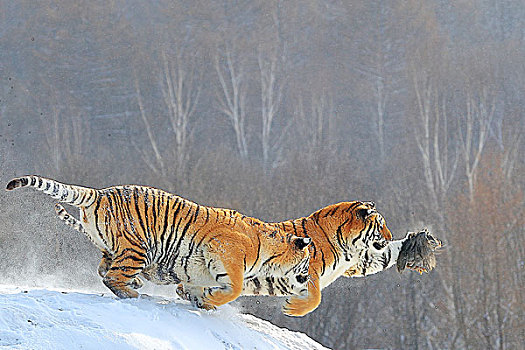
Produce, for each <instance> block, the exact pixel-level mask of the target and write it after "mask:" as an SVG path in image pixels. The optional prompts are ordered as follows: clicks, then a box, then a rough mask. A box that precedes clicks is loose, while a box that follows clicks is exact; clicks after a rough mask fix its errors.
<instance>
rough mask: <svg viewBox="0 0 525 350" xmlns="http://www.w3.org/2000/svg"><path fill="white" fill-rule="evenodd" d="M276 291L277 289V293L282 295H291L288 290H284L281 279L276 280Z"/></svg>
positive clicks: (284, 286)
mask: <svg viewBox="0 0 525 350" xmlns="http://www.w3.org/2000/svg"><path fill="white" fill-rule="evenodd" d="M277 289H279V291H280V292H281V293H282V294H292V293H291V292H290V291H289V290H288V288H286V284H285V283H284V282H283V278H278V279H277Z"/></svg>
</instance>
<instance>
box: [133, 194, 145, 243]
mask: <svg viewBox="0 0 525 350" xmlns="http://www.w3.org/2000/svg"><path fill="white" fill-rule="evenodd" d="M133 195H134V196H135V198H134V204H135V212H136V213H137V220H138V221H139V225H140V228H141V229H142V232H144V235H146V227H145V226H144V222H143V221H142V214H141V213H140V209H139V208H140V207H139V195H140V193H139V191H138V189H134V191H133ZM144 202H145V201H144ZM137 236H138V234H137Z"/></svg>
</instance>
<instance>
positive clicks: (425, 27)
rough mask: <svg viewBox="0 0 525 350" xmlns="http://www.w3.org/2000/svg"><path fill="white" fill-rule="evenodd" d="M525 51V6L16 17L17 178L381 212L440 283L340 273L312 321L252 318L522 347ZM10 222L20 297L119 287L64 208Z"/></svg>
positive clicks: (348, 340)
mask: <svg viewBox="0 0 525 350" xmlns="http://www.w3.org/2000/svg"><path fill="white" fill-rule="evenodd" d="M524 34H525V4H524V2H523V1H522V0H499V1H493V0H461V1H460V0H455V1H452V0H402V1H375V0H370V1H365V0H361V1H359V0H355V1H343V0H333V1H314V0H300V1H299V0H297V1H296V0H287V1H284V0H271V1H269V0H267V1H262V0H261V1H241V0H221V1H201V0H195V1H174V0H149V1H123V0H105V1H38V2H36V1H33V0H17V1H10V0H0V80H1V85H0V167H1V173H0V180H1V182H2V183H3V184H5V183H7V181H8V180H9V179H10V178H12V177H14V176H20V175H23V174H33V173H36V174H40V175H43V176H47V177H51V178H55V179H57V180H60V181H63V182H66V183H74V184H81V185H86V186H93V187H107V186H111V185H116V184H129V183H132V184H147V185H151V186H156V187H159V188H162V189H165V190H168V191H171V192H174V193H176V194H179V195H181V196H183V197H185V198H188V199H190V200H193V201H195V202H198V203H200V204H204V205H211V206H220V207H228V208H234V209H237V210H239V211H241V212H242V213H244V214H247V215H251V216H255V217H258V218H260V219H263V220H268V221H278V220H283V219H289V218H294V217H299V216H305V215H308V214H310V213H311V212H313V211H314V210H316V209H318V208H321V207H323V206H325V205H328V204H331V203H335V202H339V201H346V200H356V199H359V200H373V201H375V202H376V204H377V206H378V208H379V210H380V211H381V212H382V214H383V215H384V217H385V218H386V220H387V223H388V224H389V227H390V229H391V230H392V232H393V234H394V236H395V238H402V237H404V235H405V233H406V232H407V231H408V230H411V231H414V230H417V229H420V228H423V227H428V228H429V229H430V230H431V231H432V232H433V233H435V234H436V236H438V237H440V238H442V239H443V240H444V242H445V243H446V249H445V250H444V252H443V253H442V254H441V255H439V256H438V267H437V269H436V270H434V271H432V272H431V273H430V274H428V275H419V274H417V273H415V272H405V273H404V274H402V275H400V274H398V273H397V271H395V270H394V269H391V270H390V271H387V272H385V273H382V274H378V275H374V276H371V277H367V278H366V279H351V280H350V279H345V278H340V279H339V280H338V281H336V282H335V283H334V284H332V285H331V286H330V287H328V288H327V289H326V290H325V291H324V292H323V301H322V304H321V306H320V307H319V308H318V309H317V310H316V311H315V312H313V313H311V314H309V315H307V316H306V317H303V318H289V317H286V316H283V315H281V313H280V307H279V305H280V300H277V299H271V298H262V297H261V298H240V299H239V301H237V302H236V304H237V306H238V307H239V308H241V309H242V311H243V312H249V313H253V314H255V315H257V316H260V317H263V318H265V319H269V320H271V321H272V322H274V323H276V324H278V325H280V326H285V327H288V328H291V329H295V330H300V331H302V332H305V333H307V334H308V335H309V336H311V337H313V338H314V339H316V340H318V341H319V342H321V343H322V344H324V345H326V346H329V347H332V348H335V349H353V348H390V349H518V348H521V347H522V346H523V341H524V339H525V325H524V320H525V315H524V309H525V305H524V292H525V289H524V288H523V286H524V285H525V276H524V249H525V245H524V243H525V235H524V231H525V230H524V228H525V225H524V214H525V213H524V197H523V194H524V185H525V183H524V180H525V177H524V176H523V175H524V170H525V169H524V165H525V164H524V159H525V158H524V145H525V140H524V137H523V132H524V131H525V130H524V126H525V125H524V124H525V122H524V121H525V117H524V104H525V96H524V94H525V89H524V87H525V41H524V39H525V38H524ZM0 207H1V208H2V210H1V214H0V252H1V253H0V255H1V261H2V271H1V272H0V276H1V279H2V283H14V284H17V285H37V286H50V285H53V286H59V287H64V286H65V287H72V288H88V289H90V290H97V291H104V292H107V290H106V289H105V288H104V286H103V285H102V283H101V281H100V279H99V278H98V276H97V275H96V269H97V264H98V259H99V258H100V256H99V255H100V254H99V253H98V252H97V250H96V248H95V247H93V246H92V245H91V244H90V242H89V241H88V240H87V239H85V237H82V236H81V235H79V233H78V232H75V231H73V230H71V229H70V228H68V227H66V226H65V225H63V223H62V222H59V220H58V219H56V218H55V214H54V207H53V200H51V199H50V198H48V197H46V196H43V195H42V194H40V193H36V192H32V191H27V192H26V191H23V192H22V191H21V192H14V193H7V192H4V191H2V193H1V195H0ZM520 286H521V287H520ZM519 344H521V345H519Z"/></svg>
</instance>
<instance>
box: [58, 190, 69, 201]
mask: <svg viewBox="0 0 525 350" xmlns="http://www.w3.org/2000/svg"><path fill="white" fill-rule="evenodd" d="M68 194H69V193H68V191H67V189H66V188H65V187H64V193H62V195H61V196H60V198H59V201H63V200H64V199H66V197H67V195H68Z"/></svg>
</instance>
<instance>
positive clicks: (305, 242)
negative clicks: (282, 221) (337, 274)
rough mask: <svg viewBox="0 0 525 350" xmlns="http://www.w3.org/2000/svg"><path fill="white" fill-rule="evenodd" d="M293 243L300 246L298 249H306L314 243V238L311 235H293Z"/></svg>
mask: <svg viewBox="0 0 525 350" xmlns="http://www.w3.org/2000/svg"><path fill="white" fill-rule="evenodd" d="M292 243H293V244H294V245H295V246H296V247H297V248H298V249H304V248H306V247H308V246H309V245H310V243H312V239H311V238H310V237H298V236H293V237H292Z"/></svg>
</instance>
